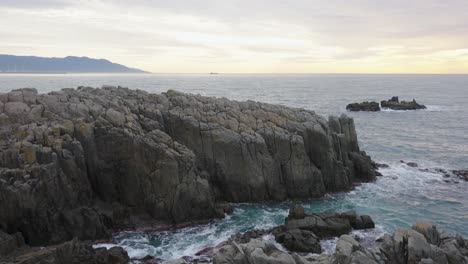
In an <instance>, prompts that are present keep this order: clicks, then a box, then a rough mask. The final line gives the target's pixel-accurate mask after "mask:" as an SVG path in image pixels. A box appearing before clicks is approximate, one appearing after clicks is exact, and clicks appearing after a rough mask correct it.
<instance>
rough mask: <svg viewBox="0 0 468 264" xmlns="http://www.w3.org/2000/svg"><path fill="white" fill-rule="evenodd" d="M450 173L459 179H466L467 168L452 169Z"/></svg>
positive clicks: (467, 177)
mask: <svg viewBox="0 0 468 264" xmlns="http://www.w3.org/2000/svg"><path fill="white" fill-rule="evenodd" d="M452 173H453V174H454V175H455V176H457V177H459V178H460V179H462V180H465V181H468V170H452Z"/></svg>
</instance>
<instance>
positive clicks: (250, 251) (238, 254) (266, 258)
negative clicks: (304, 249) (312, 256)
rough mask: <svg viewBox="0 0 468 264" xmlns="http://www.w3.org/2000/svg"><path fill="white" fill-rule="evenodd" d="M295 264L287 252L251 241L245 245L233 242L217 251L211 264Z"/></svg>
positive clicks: (257, 241)
mask: <svg viewBox="0 0 468 264" xmlns="http://www.w3.org/2000/svg"><path fill="white" fill-rule="evenodd" d="M234 263H239V264H250V263H255V264H295V263H296V261H295V260H294V258H293V257H292V256H291V255H290V254H288V253H287V252H283V251H281V250H279V249H278V248H276V247H275V246H274V245H273V244H271V243H268V242H265V241H261V240H257V239H252V240H251V241H250V242H248V243H246V244H240V245H237V244H236V243H235V242H233V243H231V244H228V245H225V246H223V247H221V248H219V249H217V250H216V251H215V253H214V256H213V264H234Z"/></svg>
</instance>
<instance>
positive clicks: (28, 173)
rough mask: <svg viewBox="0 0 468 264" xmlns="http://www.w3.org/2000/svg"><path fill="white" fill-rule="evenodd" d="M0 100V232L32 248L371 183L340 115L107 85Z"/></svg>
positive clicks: (25, 92)
mask: <svg viewBox="0 0 468 264" xmlns="http://www.w3.org/2000/svg"><path fill="white" fill-rule="evenodd" d="M0 98H1V101H2V104H3V108H2V109H3V110H4V111H3V113H2V114H1V116H0V117H1V118H0V122H1V124H2V125H1V127H0V227H1V228H2V229H4V230H5V231H6V232H7V233H9V234H12V233H16V232H18V231H20V232H21V233H22V235H23V237H24V239H25V241H26V243H27V244H29V245H46V244H56V243H60V242H63V241H67V240H70V239H72V238H73V237H77V238H79V239H95V238H104V237H107V236H108V235H109V230H111V229H113V228H121V227H122V226H125V225H128V226H134V225H135V223H133V222H132V221H133V220H132V219H134V217H136V216H140V215H144V216H145V217H146V218H149V219H157V220H164V221H173V222H185V221H193V220H199V219H206V218H211V217H222V216H224V212H226V210H228V207H225V206H218V204H226V202H227V203H229V202H254V201H265V200H284V199H287V198H306V197H319V196H322V195H324V194H325V193H326V192H330V191H343V190H348V189H350V188H351V187H352V185H353V182H356V181H370V180H373V179H374V178H375V168H374V167H373V165H372V162H371V160H370V158H369V157H368V156H367V155H365V153H363V152H361V151H360V149H359V146H358V142H357V136H356V131H355V128H354V122H353V120H352V119H351V118H348V117H346V116H341V117H330V118H329V119H328V120H326V119H324V118H323V117H321V116H318V115H317V114H315V113H314V112H313V111H308V110H304V109H294V108H288V107H284V106H278V105H271V104H264V103H258V102H252V101H247V102H237V101H230V100H227V99H225V98H210V97H203V96H200V95H189V94H183V93H178V92H175V91H168V92H167V93H163V94H150V93H147V92H145V91H140V90H136V91H135V90H130V89H126V88H115V87H104V88H100V89H95V88H89V87H79V88H78V89H63V90H61V91H57V92H51V93H49V94H37V92H36V91H35V90H34V89H22V90H15V91H12V92H10V93H8V94H4V95H0ZM114 209H115V210H114ZM327 219H328V218H327ZM327 225H328V226H334V228H335V229H340V230H341V231H340V232H345V231H347V230H348V229H349V224H346V223H342V221H341V220H336V221H335V220H334V219H333V217H332V218H330V219H328V220H327Z"/></svg>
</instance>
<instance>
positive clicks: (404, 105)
mask: <svg viewBox="0 0 468 264" xmlns="http://www.w3.org/2000/svg"><path fill="white" fill-rule="evenodd" d="M380 105H381V106H382V108H390V109H392V110H417V109H426V106H425V105H421V104H418V103H417V102H416V100H414V99H413V100H412V101H409V102H406V101H401V102H400V101H399V100H398V96H393V97H392V98H390V99H389V100H387V101H385V100H383V101H381V102H380Z"/></svg>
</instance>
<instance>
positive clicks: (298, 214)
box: [288, 205, 306, 219]
mask: <svg viewBox="0 0 468 264" xmlns="http://www.w3.org/2000/svg"><path fill="white" fill-rule="evenodd" d="M305 216H306V214H305V212H304V207H302V206H300V205H293V206H292V207H291V208H289V216H288V217H290V218H292V219H302V218H304V217H305Z"/></svg>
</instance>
